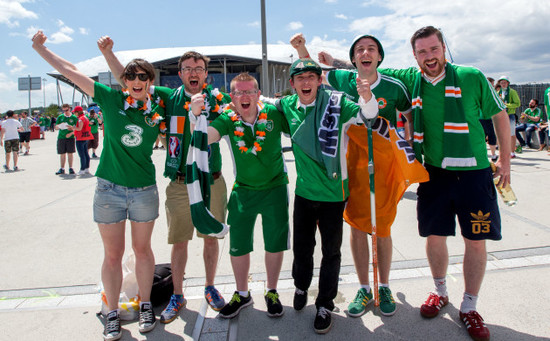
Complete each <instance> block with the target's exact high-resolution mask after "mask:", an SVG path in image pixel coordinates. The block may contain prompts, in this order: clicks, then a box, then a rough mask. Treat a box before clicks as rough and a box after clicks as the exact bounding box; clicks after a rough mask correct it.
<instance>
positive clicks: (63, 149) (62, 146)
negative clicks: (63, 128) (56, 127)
mask: <svg viewBox="0 0 550 341" xmlns="http://www.w3.org/2000/svg"><path fill="white" fill-rule="evenodd" d="M75 151H76V146H75V143H74V137H71V138H68V139H58V140H57V154H65V153H74V152H75Z"/></svg>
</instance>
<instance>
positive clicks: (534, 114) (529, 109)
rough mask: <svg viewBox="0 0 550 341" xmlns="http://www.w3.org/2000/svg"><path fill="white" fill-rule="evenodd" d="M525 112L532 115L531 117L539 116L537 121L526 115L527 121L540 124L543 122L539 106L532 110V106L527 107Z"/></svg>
mask: <svg viewBox="0 0 550 341" xmlns="http://www.w3.org/2000/svg"><path fill="white" fill-rule="evenodd" d="M523 113H524V114H526V115H528V116H531V117H538V118H539V119H538V120H537V121H534V120H532V119H530V118H527V117H526V118H525V123H531V124H538V123H540V122H541V118H542V112H541V110H540V109H539V108H535V110H531V108H527V109H525V111H524V112H523Z"/></svg>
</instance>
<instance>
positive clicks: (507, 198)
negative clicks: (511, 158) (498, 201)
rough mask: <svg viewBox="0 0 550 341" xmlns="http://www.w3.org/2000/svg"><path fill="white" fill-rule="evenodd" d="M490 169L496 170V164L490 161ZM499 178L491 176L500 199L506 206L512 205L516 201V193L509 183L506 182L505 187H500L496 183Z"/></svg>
mask: <svg viewBox="0 0 550 341" xmlns="http://www.w3.org/2000/svg"><path fill="white" fill-rule="evenodd" d="M491 170H492V171H493V173H494V172H496V170H497V166H496V165H495V164H494V163H492V162H491ZM499 180H500V176H499V177H496V178H493V182H494V183H495V186H496V188H497V192H498V193H499V194H500V196H501V198H502V201H504V203H505V204H506V205H508V206H514V205H515V204H517V202H518V198H517V197H516V194H515V193H514V191H513V190H512V187H511V186H510V184H507V185H506V187H502V185H501V186H499V185H498V181H499Z"/></svg>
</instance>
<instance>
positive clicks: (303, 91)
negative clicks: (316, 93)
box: [302, 88, 311, 95]
mask: <svg viewBox="0 0 550 341" xmlns="http://www.w3.org/2000/svg"><path fill="white" fill-rule="evenodd" d="M302 93H303V94H304V95H309V94H311V88H304V89H302Z"/></svg>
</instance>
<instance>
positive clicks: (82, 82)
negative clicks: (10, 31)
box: [32, 31, 94, 97]
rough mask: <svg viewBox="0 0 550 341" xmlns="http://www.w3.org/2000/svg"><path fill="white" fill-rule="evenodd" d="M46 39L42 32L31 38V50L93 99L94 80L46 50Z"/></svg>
mask: <svg viewBox="0 0 550 341" xmlns="http://www.w3.org/2000/svg"><path fill="white" fill-rule="evenodd" d="M47 39H48V38H47V37H46V35H45V34H44V32H42V31H38V32H37V33H36V34H35V35H34V37H32V48H33V49H34V50H35V51H36V52H37V53H38V54H39V55H40V56H41V57H42V58H43V59H44V60H45V61H46V62H48V64H50V65H51V66H52V67H53V68H54V69H56V70H57V71H59V73H61V74H62V75H63V76H65V77H67V78H68V79H69V80H70V81H71V82H73V83H74V84H76V85H77V86H78V87H79V88H80V89H82V91H84V92H85V93H86V94H88V95H89V96H92V97H94V80H93V79H91V78H90V77H88V76H86V75H85V74H83V73H82V72H80V71H79V70H78V69H77V68H76V66H74V65H73V64H72V63H71V62H69V61H67V60H65V59H63V58H61V57H60V56H58V55H56V54H55V53H53V52H52V51H51V50H50V49H48V48H47V47H46V46H45V45H44V43H45V42H46V40H47Z"/></svg>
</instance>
